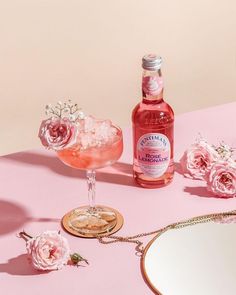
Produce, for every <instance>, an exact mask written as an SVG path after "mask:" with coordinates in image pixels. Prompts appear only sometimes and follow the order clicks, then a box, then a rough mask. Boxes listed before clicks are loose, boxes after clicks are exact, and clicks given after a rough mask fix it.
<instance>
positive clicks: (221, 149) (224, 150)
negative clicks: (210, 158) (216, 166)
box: [213, 141, 235, 160]
mask: <svg viewBox="0 0 236 295" xmlns="http://www.w3.org/2000/svg"><path fill="white" fill-rule="evenodd" d="M213 147H214V149H215V150H216V151H217V153H218V154H219V155H220V157H221V158H222V159H223V160H228V159H230V158H232V156H233V153H234V150H235V149H234V148H231V147H230V146H228V145H227V144H225V143H224V141H221V142H220V145H219V146H218V147H216V146H213Z"/></svg>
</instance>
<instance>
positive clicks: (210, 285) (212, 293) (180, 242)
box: [142, 221, 236, 295]
mask: <svg viewBox="0 0 236 295" xmlns="http://www.w3.org/2000/svg"><path fill="white" fill-rule="evenodd" d="M142 270H143V274H144V276H145V278H146V280H147V282H148V284H149V285H150V287H151V288H152V289H153V291H154V292H155V293H156V294H161V295H222V294H227V295H235V294H236V223H216V222H213V221H211V222H209V223H204V224H196V225H194V226H187V227H184V228H179V229H169V230H167V231H165V232H164V233H163V234H161V235H160V236H159V237H156V238H154V239H153V240H152V241H151V242H150V243H149V244H148V245H147V247H146V248H145V252H144V256H143V259H142Z"/></svg>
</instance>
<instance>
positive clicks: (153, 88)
mask: <svg viewBox="0 0 236 295" xmlns="http://www.w3.org/2000/svg"><path fill="white" fill-rule="evenodd" d="M142 88H143V91H144V93H145V94H147V95H159V94H160V93H161V91H162V89H163V79H162V77H159V76H146V77H143V82H142Z"/></svg>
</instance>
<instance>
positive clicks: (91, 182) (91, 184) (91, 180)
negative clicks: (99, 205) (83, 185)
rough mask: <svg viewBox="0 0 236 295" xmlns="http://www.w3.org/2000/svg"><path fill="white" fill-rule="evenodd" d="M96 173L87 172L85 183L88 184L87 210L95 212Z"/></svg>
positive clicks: (92, 171)
mask: <svg viewBox="0 0 236 295" xmlns="http://www.w3.org/2000/svg"><path fill="white" fill-rule="evenodd" d="M95 175H96V172H95V171H94V170H87V183H88V199H89V207H90V208H89V209H90V211H95V210H96V208H95V193H96V190H95V184H96V178H95Z"/></svg>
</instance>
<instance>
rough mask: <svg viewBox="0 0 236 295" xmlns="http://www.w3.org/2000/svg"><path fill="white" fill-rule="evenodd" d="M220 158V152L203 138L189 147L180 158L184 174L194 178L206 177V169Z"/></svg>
mask: <svg viewBox="0 0 236 295" xmlns="http://www.w3.org/2000/svg"><path fill="white" fill-rule="evenodd" d="M218 159H219V154H218V153H217V152H216V151H215V150H214V148H213V147H211V146H210V145H209V144H207V143H206V142H205V141H203V140H201V141H199V142H197V143H195V144H193V145H191V146H190V148H189V149H187V150H186V151H185V153H184V155H183V157H182V158H181V159H180V164H181V166H182V169H183V172H184V175H185V176H186V177H190V178H193V179H204V176H205V174H206V171H208V169H210V168H211V166H212V164H213V163H214V162H215V161H217V160H218Z"/></svg>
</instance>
